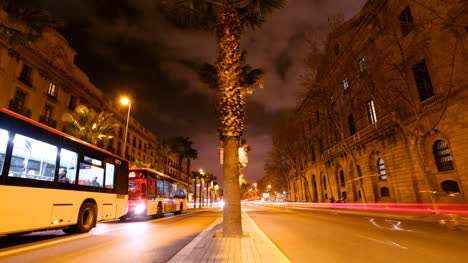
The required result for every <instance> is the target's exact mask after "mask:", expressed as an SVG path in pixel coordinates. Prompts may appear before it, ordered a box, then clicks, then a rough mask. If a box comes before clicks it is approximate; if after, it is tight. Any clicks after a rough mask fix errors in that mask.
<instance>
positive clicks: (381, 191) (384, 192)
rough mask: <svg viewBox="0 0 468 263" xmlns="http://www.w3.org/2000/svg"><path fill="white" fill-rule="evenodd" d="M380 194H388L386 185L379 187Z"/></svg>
mask: <svg viewBox="0 0 468 263" xmlns="http://www.w3.org/2000/svg"><path fill="white" fill-rule="evenodd" d="M380 196H381V197H384V196H390V190H389V189H388V188H387V187H382V188H380Z"/></svg>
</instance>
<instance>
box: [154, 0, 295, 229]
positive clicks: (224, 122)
mask: <svg viewBox="0 0 468 263" xmlns="http://www.w3.org/2000/svg"><path fill="white" fill-rule="evenodd" d="M161 3H162V8H163V10H164V12H165V14H166V15H167V17H168V19H169V20H170V21H172V22H173V23H174V24H175V25H177V26H179V27H182V28H191V29H206V30H214V32H215V35H216V39H217V56H216V57H217V58H216V72H217V74H218V83H219V88H218V100H217V107H216V111H217V115H218V120H219V127H218V132H219V136H220V138H221V140H222V141H223V148H224V161H223V163H224V165H223V176H224V183H225V206H224V209H223V216H224V220H223V236H241V235H242V223H241V209H240V195H239V184H238V180H239V169H238V168H239V167H238V163H239V156H238V144H239V138H240V137H241V136H242V134H243V131H244V120H245V113H244V101H243V99H242V96H241V85H240V75H241V49H240V37H241V34H242V30H243V29H244V27H248V28H251V29H255V28H257V27H260V26H261V25H262V24H263V23H264V22H265V17H267V15H269V14H271V13H272V12H273V11H274V10H275V9H278V8H281V7H283V6H284V5H285V4H286V3H287V0H162V1H161Z"/></svg>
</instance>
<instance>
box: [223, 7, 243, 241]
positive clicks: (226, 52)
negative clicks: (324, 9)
mask: <svg viewBox="0 0 468 263" xmlns="http://www.w3.org/2000/svg"><path fill="white" fill-rule="evenodd" d="M241 31H242V27H241V22H240V18H239V13H238V12H237V10H235V9H234V8H232V7H231V6H226V7H225V8H224V9H223V10H222V11H221V12H220V13H219V17H218V20H217V23H216V37H217V46H218V47H217V59H216V71H217V73H218V80H219V92H218V98H217V99H218V100H217V107H216V112H217V115H218V120H219V122H220V124H219V128H218V131H219V133H220V137H221V139H222V141H223V149H224V160H223V163H224V165H223V177H224V184H225V191H224V199H225V201H224V209H223V236H225V237H236V236H242V221H241V206H240V189H239V155H238V145H239V138H240V136H242V133H243V131H244V119H245V115H244V102H243V100H242V97H241V89H240V80H239V74H240V72H241V69H240V61H241V50H240V36H241Z"/></svg>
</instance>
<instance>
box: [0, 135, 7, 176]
mask: <svg viewBox="0 0 468 263" xmlns="http://www.w3.org/2000/svg"><path fill="white" fill-rule="evenodd" d="M7 144H8V131H6V130H4V129H0V175H1V174H2V172H3V164H4V163H5V155H6V148H7Z"/></svg>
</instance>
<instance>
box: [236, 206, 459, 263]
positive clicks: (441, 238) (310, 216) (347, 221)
mask: <svg viewBox="0 0 468 263" xmlns="http://www.w3.org/2000/svg"><path fill="white" fill-rule="evenodd" d="M244 209H245V211H246V212H247V214H248V215H249V216H250V217H251V218H252V219H253V220H254V221H255V223H256V224H257V225H258V226H259V227H260V228H261V229H262V230H263V231H264V232H265V234H267V236H268V237H269V238H270V239H271V240H272V241H273V242H274V243H275V244H276V245H277V246H278V247H279V249H280V250H282V251H283V253H284V254H285V255H286V256H287V257H289V259H290V260H291V261H292V262H307V263H309V262H326V263H335V262H340V263H341V262H346V263H350V262H359V263H367V262H391V263H396V262H398V263H401V262H411V263H414V262H424V263H436V262H443V263H447V262H450V263H458V262H460V263H462V262H463V263H466V262H468V232H465V231H460V230H453V229H449V228H446V227H443V226H441V225H439V224H437V223H427V222H416V221H404V220H395V219H391V218H382V217H372V216H365V215H349V214H340V213H336V212H325V211H316V210H310V209H291V208H284V207H264V206H247V207H244Z"/></svg>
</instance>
